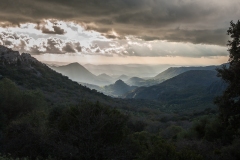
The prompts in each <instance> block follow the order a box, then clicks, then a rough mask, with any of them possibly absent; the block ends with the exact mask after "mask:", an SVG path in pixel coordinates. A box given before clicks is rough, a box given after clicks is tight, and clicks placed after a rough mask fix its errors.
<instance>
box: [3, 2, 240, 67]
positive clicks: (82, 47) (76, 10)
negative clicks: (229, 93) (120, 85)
mask: <svg viewBox="0 0 240 160" xmlns="http://www.w3.org/2000/svg"><path fill="white" fill-rule="evenodd" d="M239 16H240V1H239V0H221V1H219V0H211V1H209V0H7V1H6V0H0V45H5V46H7V47H9V48H12V49H14V50H18V51H20V52H21V53H22V52H27V53H30V54H31V55H33V56H34V57H35V58H37V59H38V60H41V61H48V62H65V63H70V62H79V63H81V64H87V63H92V64H174V65H218V64H222V63H225V62H227V60H228V51H227V49H228V48H227V46H226V44H227V41H228V39H229V36H228V35H227V29H228V28H229V26H230V21H233V22H236V21H237V20H238V19H240V17H239Z"/></svg>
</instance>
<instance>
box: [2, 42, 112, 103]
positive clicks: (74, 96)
mask: <svg viewBox="0 0 240 160" xmlns="http://www.w3.org/2000/svg"><path fill="white" fill-rule="evenodd" d="M0 75H1V76H2V78H9V79H11V80H12V81H14V82H15V83H16V84H17V85H18V86H20V87H21V88H23V89H24V88H26V89H33V90H40V91H42V92H43V94H44V95H45V97H46V98H47V100H48V102H50V103H54V104H56V103H57V104H62V105H64V104H68V103H79V102H81V101H82V100H85V99H87V100H89V101H101V102H106V100H107V101H109V102H110V101H111V98H109V97H107V96H105V95H103V94H101V93H98V92H96V91H92V90H90V89H88V88H86V87H83V86H81V85H79V84H78V83H77V82H73V81H72V80H70V79H69V78H68V77H66V76H62V75H61V74H60V73H57V72H56V71H53V70H52V69H50V68H49V67H48V66H47V65H45V64H43V63H41V62H39V61H37V60H36V59H35V58H33V57H31V56H30V54H27V53H22V54H21V55H20V54H19V52H17V51H13V50H11V49H8V48H6V47H4V46H0Z"/></svg>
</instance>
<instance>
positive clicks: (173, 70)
mask: <svg viewBox="0 0 240 160" xmlns="http://www.w3.org/2000/svg"><path fill="white" fill-rule="evenodd" d="M216 67H217V66H206V67H170V68H168V69H167V70H165V71H163V72H161V73H159V74H158V75H157V76H155V77H154V78H153V79H155V80H159V81H164V80H167V79H170V78H172V77H175V76H177V75H179V74H181V73H184V72H187V71H190V70H215V69H216Z"/></svg>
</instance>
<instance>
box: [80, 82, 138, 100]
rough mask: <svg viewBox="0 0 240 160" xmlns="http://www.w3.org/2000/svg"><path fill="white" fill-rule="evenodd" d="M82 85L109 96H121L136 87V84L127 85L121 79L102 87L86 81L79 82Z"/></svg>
mask: <svg viewBox="0 0 240 160" xmlns="http://www.w3.org/2000/svg"><path fill="white" fill-rule="evenodd" d="M80 84H82V85H83V86H86V87H88V88H91V89H95V90H97V91H98V92H101V93H103V94H105V95H108V96H111V97H123V96H124V95H125V94H127V93H128V92H129V91H132V90H134V89H136V88H137V87H136V86H129V85H127V84H126V83H125V82H124V81H122V80H120V79H119V80H117V81H116V82H115V83H113V84H110V85H106V86H104V87H99V86H96V85H91V84H87V83H80Z"/></svg>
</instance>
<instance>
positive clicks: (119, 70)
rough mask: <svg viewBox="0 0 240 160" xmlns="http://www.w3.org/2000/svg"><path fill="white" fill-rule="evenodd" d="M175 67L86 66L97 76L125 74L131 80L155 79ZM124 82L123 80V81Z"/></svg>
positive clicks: (143, 65) (137, 65)
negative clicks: (134, 78)
mask: <svg viewBox="0 0 240 160" xmlns="http://www.w3.org/2000/svg"><path fill="white" fill-rule="evenodd" d="M171 66H174V65H165V64H163V65H145V64H123V65H117V64H104V65H93V64H85V65H84V67H85V68H87V69H88V70H89V71H90V72H92V73H93V74H95V75H99V74H102V73H105V74H108V75H110V76H113V75H122V74H125V75H127V76H128V77H129V78H131V77H153V76H155V75H156V74H158V73H160V72H162V71H164V70H165V69H167V68H169V67H171ZM120 79H121V78H120ZM122 80H123V79H122Z"/></svg>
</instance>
